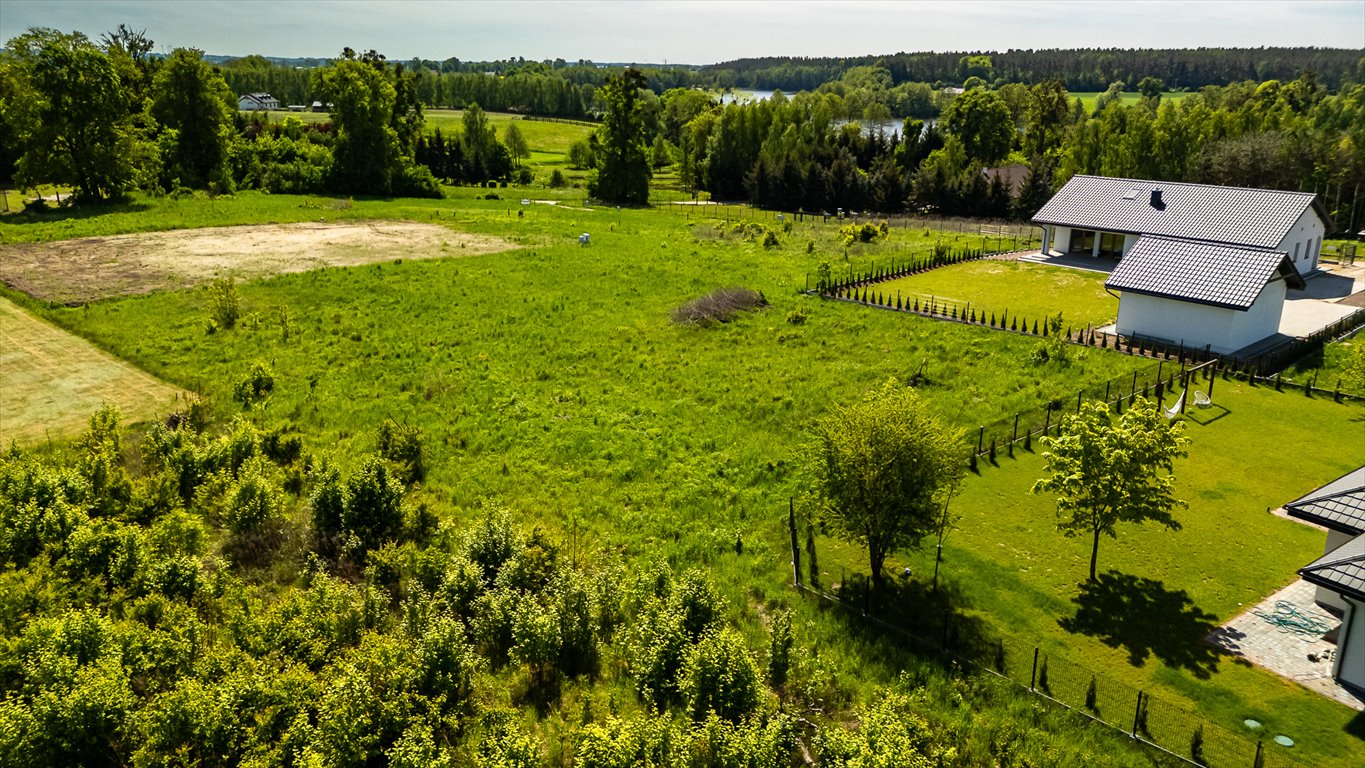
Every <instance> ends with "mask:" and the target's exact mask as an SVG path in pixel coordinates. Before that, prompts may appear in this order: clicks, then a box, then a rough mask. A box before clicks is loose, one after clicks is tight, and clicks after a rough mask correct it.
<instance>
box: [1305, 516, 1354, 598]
mask: <svg viewBox="0 0 1365 768" xmlns="http://www.w3.org/2000/svg"><path fill="white" fill-rule="evenodd" d="M1353 538H1355V537H1354V536H1352V535H1351V534H1349V533H1342V532H1341V531H1333V530H1331V529H1328V531H1327V546H1325V547H1323V549H1322V553H1323V554H1324V555H1325V554H1328V553H1329V552H1331V551H1332V550H1334V549H1336V548H1337V547H1339V546H1341V545H1342V544H1345V543H1346V542H1348V541H1350V540H1351V539H1353ZM1313 597H1314V599H1315V601H1316V602H1317V604H1318V605H1321V606H1322V607H1323V608H1330V609H1332V610H1333V611H1335V612H1336V613H1338V614H1340V613H1341V612H1343V611H1345V610H1346V600H1345V599H1344V598H1342V596H1341V594H1340V593H1338V592H1336V591H1335V590H1331V589H1328V588H1327V587H1318V591H1317V594H1316V595H1314V596H1313Z"/></svg>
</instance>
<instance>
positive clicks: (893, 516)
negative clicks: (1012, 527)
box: [806, 383, 966, 588]
mask: <svg viewBox="0 0 1365 768" xmlns="http://www.w3.org/2000/svg"><path fill="white" fill-rule="evenodd" d="M812 437H813V439H812V441H811V442H810V443H809V444H808V445H807V447H806V454H807V457H806V461H807V466H808V467H809V470H810V473H811V475H812V476H813V479H814V487H813V491H814V494H815V497H816V499H817V500H818V504H819V508H820V511H821V513H822V516H823V519H824V521H825V523H826V524H827V525H828V526H829V527H830V528H832V529H833V530H834V532H835V533H836V534H837V535H838V536H840V537H841V538H843V539H846V540H848V541H852V542H856V543H858V544H861V545H862V546H864V547H867V554H868V564H869V565H870V566H871V568H872V582H873V584H874V586H876V587H877V588H880V587H881V586H882V583H883V575H882V567H883V564H884V563H885V562H886V558H887V556H888V555H890V554H891V553H892V552H895V551H896V550H898V549H903V548H905V547H911V546H914V545H916V544H918V543H919V541H920V540H921V539H923V538H924V537H925V536H926V535H927V534H929V533H932V532H933V531H934V530H935V529H936V526H937V523H938V520H939V517H940V515H941V514H942V505H943V502H944V498H945V497H946V495H947V494H948V493H949V492H950V490H951V489H952V488H953V487H954V486H955V485H956V484H957V482H958V481H959V480H960V479H961V477H962V475H963V472H964V468H965V466H966V456H965V451H964V449H963V439H962V434H961V432H960V431H958V430H954V429H950V428H949V427H947V426H946V425H944V424H943V423H942V422H941V421H940V420H939V419H938V418H937V417H936V416H934V415H933V414H932V413H931V412H930V411H929V409H928V408H927V407H926V406H925V404H924V403H923V402H922V401H921V400H920V399H919V397H918V396H916V394H915V392H914V391H913V390H911V389H908V388H905V387H903V386H900V385H897V384H894V383H888V384H887V385H885V386H883V387H882V388H881V389H879V390H877V391H876V392H874V393H872V394H870V395H869V396H868V397H867V398H865V399H864V400H862V401H861V402H857V403H853V404H851V405H843V406H838V407H836V408H835V409H834V411H833V412H831V413H830V414H829V415H828V416H826V417H825V418H824V419H822V420H821V421H820V422H819V423H818V424H817V425H816V427H815V430H814V434H813V436H812Z"/></svg>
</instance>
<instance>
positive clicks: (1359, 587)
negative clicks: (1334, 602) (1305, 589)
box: [1299, 535, 1365, 600]
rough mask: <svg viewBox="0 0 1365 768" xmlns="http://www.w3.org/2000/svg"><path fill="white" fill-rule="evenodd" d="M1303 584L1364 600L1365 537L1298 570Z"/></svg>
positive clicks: (1353, 540)
mask: <svg viewBox="0 0 1365 768" xmlns="http://www.w3.org/2000/svg"><path fill="white" fill-rule="evenodd" d="M1299 575H1300V576H1302V577H1303V579H1304V581H1307V582H1311V583H1313V584H1317V585H1319V586H1323V587H1327V588H1328V589H1331V590H1332V591H1334V592H1337V593H1339V594H1342V595H1347V596H1349V597H1354V598H1355V599H1357V600H1365V535H1360V536H1357V537H1355V538H1354V539H1351V540H1350V541H1348V542H1346V543H1345V544H1342V545H1341V546H1339V547H1337V548H1336V549H1334V550H1332V551H1331V552H1328V553H1327V554H1325V555H1323V556H1322V557H1319V558H1318V559H1317V560H1314V561H1313V562H1311V563H1309V564H1308V565H1305V566H1304V567H1302V568H1300V569H1299Z"/></svg>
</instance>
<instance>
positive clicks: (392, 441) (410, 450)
mask: <svg viewBox="0 0 1365 768" xmlns="http://www.w3.org/2000/svg"><path fill="white" fill-rule="evenodd" d="M378 437H379V455H380V456H383V457H384V458H385V459H387V460H389V461H391V462H393V463H394V465H395V466H396V467H397V468H398V470H399V473H398V474H399V477H400V478H401V479H402V480H403V482H405V483H408V484H412V483H415V482H417V481H418V480H422V479H424V478H425V477H426V475H427V470H426V466H425V464H424V463H423V461H422V431H421V430H420V429H418V428H417V427H414V426H411V425H408V424H398V423H396V422H394V421H393V420H389V421H385V422H384V423H383V424H380V425H379V435H378Z"/></svg>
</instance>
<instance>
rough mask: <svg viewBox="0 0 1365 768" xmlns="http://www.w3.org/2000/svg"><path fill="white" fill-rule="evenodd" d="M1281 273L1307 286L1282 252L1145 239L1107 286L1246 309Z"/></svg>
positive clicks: (1125, 257)
mask: <svg viewBox="0 0 1365 768" xmlns="http://www.w3.org/2000/svg"><path fill="white" fill-rule="evenodd" d="M1277 272H1278V273H1280V274H1283V275H1285V278H1286V280H1289V281H1290V282H1291V284H1295V285H1298V286H1299V287H1302V285H1303V280H1302V278H1300V277H1299V273H1298V270H1296V269H1294V265H1293V264H1292V263H1290V261H1289V257H1288V256H1286V255H1285V254H1283V253H1281V252H1280V251H1271V250H1266V249H1262V248H1245V247H1241V246H1235V245H1218V244H1214V243H1197V242H1192V241H1189V240H1176V239H1173V238H1169V237H1154V236H1152V235H1143V236H1142V237H1139V238H1138V239H1137V242H1136V243H1133V247H1132V248H1129V249H1128V253H1127V254H1125V255H1124V257H1123V259H1122V260H1121V261H1120V262H1119V263H1118V266H1116V267H1114V271H1113V272H1111V273H1110V274H1109V279H1108V280H1106V281H1105V282H1104V286H1105V287H1106V288H1110V289H1113V290H1116V291H1128V292H1130V293H1145V294H1147V295H1150V296H1161V297H1164V298H1169V299H1177V300H1180V301H1192V302H1196V303H1199V304H1211V305H1213V306H1215V307H1227V308H1229V309H1238V310H1246V309H1249V308H1250V307H1251V305H1252V304H1253V303H1254V302H1255V301H1256V297H1257V296H1260V295H1261V291H1262V290H1263V289H1264V288H1265V286H1266V284H1267V283H1268V282H1270V280H1271V278H1273V277H1274V276H1275V275H1276V273H1277Z"/></svg>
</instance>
